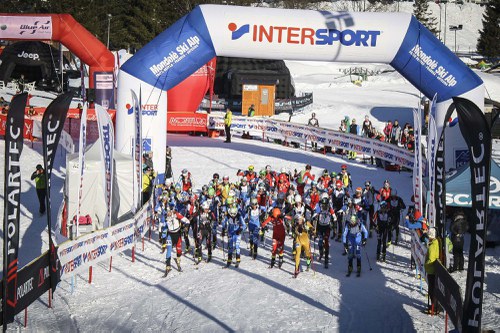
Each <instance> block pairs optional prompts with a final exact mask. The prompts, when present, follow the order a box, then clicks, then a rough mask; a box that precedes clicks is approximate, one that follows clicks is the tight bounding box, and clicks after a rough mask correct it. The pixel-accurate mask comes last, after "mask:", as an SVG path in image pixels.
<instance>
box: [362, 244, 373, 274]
mask: <svg viewBox="0 0 500 333" xmlns="http://www.w3.org/2000/svg"><path fill="white" fill-rule="evenodd" d="M363 252H364V253H365V256H366V260H367V261H368V267H370V271H371V270H372V265H371V264H370V258H369V257H368V253H367V252H366V249H365V248H364V246H363Z"/></svg>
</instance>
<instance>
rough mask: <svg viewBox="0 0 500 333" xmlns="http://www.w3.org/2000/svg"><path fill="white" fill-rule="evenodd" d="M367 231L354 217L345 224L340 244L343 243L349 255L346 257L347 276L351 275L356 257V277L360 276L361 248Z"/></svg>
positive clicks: (364, 243)
mask: <svg viewBox="0 0 500 333" xmlns="http://www.w3.org/2000/svg"><path fill="white" fill-rule="evenodd" d="M366 238H368V231H367V230H366V228H365V226H364V225H363V224H362V223H360V222H359V220H358V217H357V216H356V215H352V216H351V220H350V221H349V222H348V223H346V226H345V228H344V233H343V234H342V242H343V243H344V248H345V251H346V252H347V253H348V254H349V255H348V257H347V260H348V266H347V275H346V276H350V275H351V273H352V264H353V260H354V256H355V255H356V263H357V276H358V277H359V276H361V246H365V245H366Z"/></svg>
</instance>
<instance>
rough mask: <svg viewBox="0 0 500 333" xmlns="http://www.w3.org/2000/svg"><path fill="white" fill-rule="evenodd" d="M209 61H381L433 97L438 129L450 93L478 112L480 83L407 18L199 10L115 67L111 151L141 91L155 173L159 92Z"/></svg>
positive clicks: (161, 140) (161, 145) (129, 125)
mask: <svg viewBox="0 0 500 333" xmlns="http://www.w3.org/2000/svg"><path fill="white" fill-rule="evenodd" d="M214 56H229V57H246V58H260V59H282V60H309V61H311V60H316V61H332V62H356V63H360V62H369V63H386V64H390V65H391V66H392V67H394V69H396V70H397V71H398V72H399V73H401V75H403V76H404V77H405V78H406V79H407V80H409V81H410V82H411V83H412V84H413V85H414V86H415V87H416V88H418V89H419V90H420V91H421V92H422V93H423V94H424V95H425V96H426V97H428V98H429V99H432V98H433V97H434V96H435V95H436V96H437V104H436V110H437V111H436V114H437V117H436V118H437V123H438V124H443V123H444V114H445V113H446V110H447V108H448V106H449V105H450V104H451V102H452V101H451V98H452V97H454V96H460V97H464V98H467V99H469V100H472V101H473V102H474V103H476V105H478V107H480V108H481V109H484V87H483V82H482V81H481V79H480V78H479V77H478V76H477V75H476V74H475V73H474V72H472V71H471V70H470V69H469V68H468V67H467V66H466V65H465V64H464V63H463V62H462V61H461V60H460V59H458V58H457V57H456V56H455V55H454V54H453V53H452V52H451V51H450V50H449V49H448V48H447V47H446V46H444V45H443V44H442V43H441V42H440V41H439V40H438V39H437V38H436V37H435V36H434V35H433V34H432V33H430V32H429V30H427V29H426V28H425V27H424V26H423V25H422V24H421V23H420V22H419V21H418V20H417V19H415V17H413V16H412V15H410V14H406V13H371V12H370V13H369V12H362V13H357V12H356V13H347V12H325V11H309V10H289V9H270V8H258V7H235V6H220V5H201V6H198V7H196V8H195V9H194V10H193V11H192V12H191V13H189V14H188V15H186V16H184V17H183V18H182V19H180V20H179V21H177V22H176V23H175V24H173V25H172V26H171V27H170V28H168V29H167V30H165V31H164V32H162V33H161V34H160V35H158V36H157V37H156V38H155V39H154V40H152V41H151V42H150V43H148V44H147V45H146V46H144V47H143V48H142V49H141V50H139V51H138V52H137V53H136V54H135V55H134V56H133V57H132V58H130V59H129V60H128V61H127V62H126V63H125V64H123V66H122V67H121V69H120V72H119V77H118V80H119V81H118V111H117V119H116V122H117V123H116V136H117V137H116V146H117V149H118V150H120V151H123V152H130V151H131V147H132V143H133V137H134V117H133V114H132V112H131V111H130V107H128V108H127V106H130V105H132V102H131V101H132V97H131V90H133V91H135V92H136V93H137V94H138V93H139V91H140V90H141V91H142V104H143V105H144V104H147V105H148V110H151V109H155V108H156V110H157V112H148V115H146V114H144V116H143V125H142V126H143V140H145V141H146V142H147V144H150V145H151V149H152V151H153V152H154V164H155V169H157V170H159V171H160V173H161V172H162V170H164V168H165V158H164V156H165V148H166V147H165V146H166V132H165V127H166V112H163V111H162V110H166V109H167V96H166V93H165V91H166V90H168V89H170V88H172V87H174V86H175V85H177V84H178V83H180V82H181V81H183V80H184V79H185V78H186V77H188V76H189V75H191V74H192V73H193V72H195V71H196V70H197V69H198V68H200V67H201V66H203V65H204V64H205V63H207V62H208V61H209V60H210V59H212V58H213V57H214ZM458 136H459V139H460V140H462V139H461V135H460V134H459V133H458ZM450 140H453V139H450V136H448V137H447V141H450ZM463 146H464V147H465V144H463ZM448 155H451V154H448Z"/></svg>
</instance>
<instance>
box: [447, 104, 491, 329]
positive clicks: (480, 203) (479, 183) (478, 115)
mask: <svg viewBox="0 0 500 333" xmlns="http://www.w3.org/2000/svg"><path fill="white" fill-rule="evenodd" d="M453 102H454V104H455V106H456V109H457V115H458V124H459V126H460V131H461V132H462V135H463V137H464V139H465V142H466V143H467V146H468V147H469V152H470V173H471V177H470V181H471V199H472V212H473V214H471V220H470V221H469V226H470V227H469V231H470V233H471V242H470V249H469V264H468V268H467V284H466V286H465V299H464V313H463V316H462V329H463V330H464V332H481V317H482V311H483V290H484V271H485V262H484V256H485V253H486V247H485V246H486V228H487V226H488V204H489V193H490V191H489V189H490V180H491V179H490V173H491V170H490V168H491V132H490V127H489V126H488V123H487V121H486V118H485V116H484V114H483V112H482V111H481V110H480V109H479V108H478V107H477V106H476V105H475V104H474V103H473V102H471V101H469V100H467V99H464V98H455V97H454V98H453Z"/></svg>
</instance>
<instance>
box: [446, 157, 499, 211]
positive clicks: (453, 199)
mask: <svg viewBox="0 0 500 333" xmlns="http://www.w3.org/2000/svg"><path fill="white" fill-rule="evenodd" d="M470 180H471V179H470V166H469V165H466V166H464V167H462V168H461V169H458V170H457V171H456V173H454V174H453V175H451V176H450V177H449V178H447V180H446V205H447V206H453V207H471V196H470V189H471V184H470ZM489 201H490V204H489V208H490V209H495V210H500V167H499V166H498V164H497V163H496V162H495V161H494V160H491V182H490V200H489Z"/></svg>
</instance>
